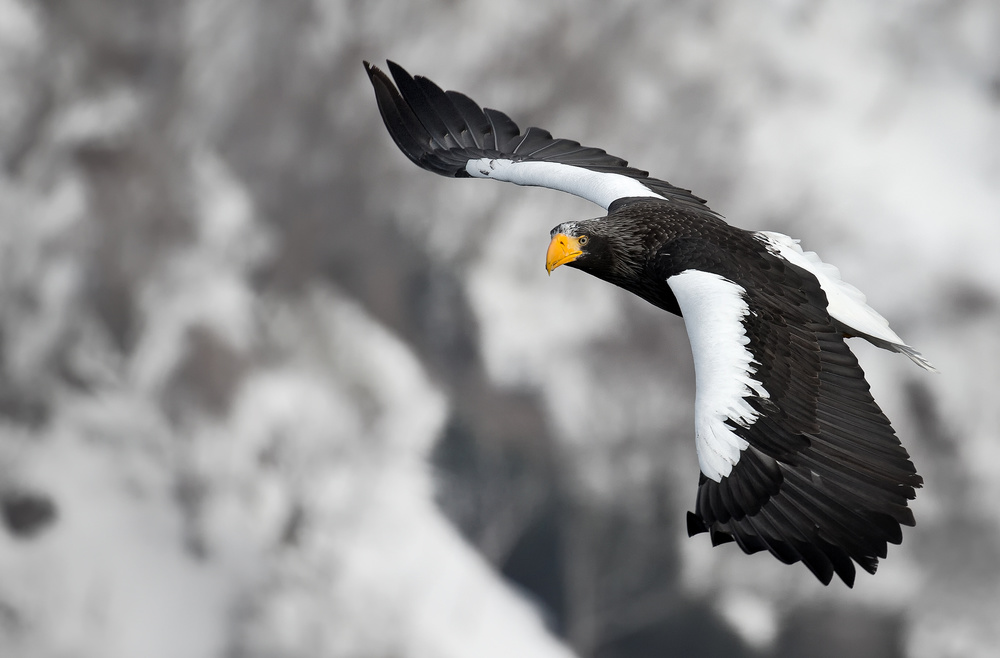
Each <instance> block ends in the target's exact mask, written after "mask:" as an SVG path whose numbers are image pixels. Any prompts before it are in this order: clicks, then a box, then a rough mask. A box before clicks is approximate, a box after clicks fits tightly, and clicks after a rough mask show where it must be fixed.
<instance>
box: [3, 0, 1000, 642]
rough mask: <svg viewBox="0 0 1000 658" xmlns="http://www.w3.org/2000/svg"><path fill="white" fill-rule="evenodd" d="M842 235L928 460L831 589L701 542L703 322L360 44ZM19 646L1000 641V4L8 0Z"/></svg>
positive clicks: (730, 203)
mask: <svg viewBox="0 0 1000 658" xmlns="http://www.w3.org/2000/svg"><path fill="white" fill-rule="evenodd" d="M386 58H389V59H393V60H395V61H398V62H399V63H401V64H402V65H403V66H405V67H407V68H408V69H409V70H410V71H411V72H413V73H418V74H424V75H427V76H429V77H431V78H432V79H433V80H435V81H436V82H438V83H439V84H440V85H442V86H443V87H445V88H451V89H458V90H460V91H463V92H465V93H467V94H468V95H470V96H471V97H472V98H474V99H476V100H477V101H478V102H479V103H481V104H483V105H485V106H490V107H496V108H498V109H501V110H504V111H506V112H507V113H508V114H510V115H511V117H513V118H514V119H515V121H517V122H518V123H519V124H520V125H521V126H522V128H523V127H526V126H528V125H539V126H542V127H544V128H547V129H549V130H551V131H552V132H553V133H554V134H556V135H557V136H563V137H567V138H571V139H577V140H580V141H582V142H584V143H585V144H590V145H593V146H599V147H602V148H605V149H607V150H608V151H610V152H612V153H615V154H619V155H622V156H624V157H627V158H628V159H629V160H630V161H631V162H632V163H633V164H635V165H636V166H638V167H641V168H644V169H649V170H651V171H652V172H653V174H654V175H656V176H658V177H660V178H664V179H667V180H669V181H671V182H672V183H674V184H676V185H679V186H682V187H686V188H690V189H693V190H694V191H695V192H696V193H697V194H699V195H700V196H703V197H705V198H707V199H709V201H710V203H711V205H712V207H713V208H714V209H716V210H718V211H719V212H721V213H723V214H724V215H726V216H727V218H728V219H729V220H730V221H731V222H732V223H734V224H736V225H738V226H742V227H744V228H754V229H769V230H776V231H781V232H784V233H788V234H791V235H794V236H796V237H799V238H801V239H802V240H803V244H804V246H805V247H806V248H807V249H812V250H816V251H818V252H819V253H820V254H821V255H822V256H823V258H824V259H825V260H827V261H828V262H832V263H836V264H837V265H839V266H840V268H841V270H842V272H843V275H844V278H845V279H846V280H848V281H850V282H852V283H854V284H855V285H857V286H859V287H860V288H862V289H863V290H864V291H865V292H866V293H867V294H868V297H869V301H870V303H871V304H872V305H873V306H875V307H876V308H878V309H879V310H880V311H881V312H882V313H883V314H884V315H886V316H887V317H888V318H889V319H890V320H891V321H892V323H893V326H894V328H895V329H896V330H897V331H898V332H899V333H900V334H901V335H902V336H903V337H904V338H905V339H906V340H907V341H908V342H910V343H911V344H912V345H914V346H916V347H917V348H918V349H920V350H921V351H923V352H924V354H926V355H927V356H928V357H929V358H930V359H931V360H932V361H933V362H934V363H935V365H936V366H937V367H938V368H939V369H940V370H941V373H942V374H940V375H938V376H932V375H928V374H927V373H924V372H923V371H920V370H919V369H917V368H915V367H914V366H913V364H911V363H909V362H908V361H907V360H906V359H904V358H902V357H900V356H899V355H893V354H889V353H886V352H882V351H879V350H876V349H874V348H871V347H869V346H867V345H864V344H861V343H860V342H857V341H855V342H853V343H852V345H853V346H854V347H855V348H856V351H857V352H858V353H859V356H860V358H861V360H862V364H863V366H864V367H865V368H866V370H867V372H868V374H869V380H870V381H871V383H872V387H873V390H874V393H875V396H876V399H878V400H879V402H880V403H881V404H882V406H883V408H884V409H885V411H886V413H887V415H888V416H889V417H890V418H891V419H893V421H894V425H895V427H896V430H897V432H898V433H899V435H900V437H901V438H902V440H903V442H904V444H905V445H906V446H907V448H908V449H909V451H910V453H911V455H912V456H913V459H914V462H915V463H916V464H917V467H918V469H919V471H920V472H921V474H922V475H923V476H924V479H925V486H924V488H923V489H922V490H921V491H920V492H919V493H918V497H917V499H916V501H915V502H914V503H913V509H914V512H915V515H916V518H917V526H916V527H915V528H912V529H906V531H905V532H904V541H903V544H902V545H901V546H898V547H896V546H893V547H891V548H890V553H889V556H888V559H886V560H884V561H882V563H881V564H880V567H879V571H878V573H877V575H875V576H873V577H871V576H867V574H861V575H859V578H858V582H857V585H856V586H855V588H854V589H853V590H849V589H847V588H846V587H844V586H843V585H842V584H840V583H834V584H833V585H831V586H830V587H826V588H825V587H823V586H822V585H820V584H819V583H818V582H817V581H816V580H815V579H814V578H813V576H812V575H811V574H809V573H808V571H807V570H806V569H805V568H803V567H802V566H801V565H795V566H785V565H782V564H780V563H778V562H777V561H776V560H774V559H773V558H771V557H770V556H768V555H755V556H746V555H743V554H742V552H740V551H739V549H738V548H736V547H735V546H734V545H727V546H722V547H718V548H714V549H713V548H711V546H710V542H709V540H708V539H707V537H706V536H704V535H702V536H698V537H695V538H690V539H689V538H688V537H687V533H686V531H685V527H684V514H685V512H686V511H687V510H688V509H691V507H692V505H693V502H694V493H695V486H696V482H697V473H698V470H697V462H696V459H695V454H694V442H693V432H694V430H693V402H694V378H693V371H692V366H691V357H690V348H689V346H688V343H687V337H686V334H685V332H684V328H683V324H682V322H681V321H680V320H679V319H677V318H674V317H672V316H668V315H667V314H664V313H662V312H660V311H657V310H656V309H654V308H652V307H650V306H648V305H645V304H644V303H643V302H641V301H639V300H637V299H635V298H631V297H629V296H628V295H626V294H625V293H622V292H621V291H619V290H617V289H614V288H612V287H611V286H608V285H607V284H604V283H602V282H600V281H598V280H596V279H591V278H588V277H587V276H585V275H583V274H581V273H579V272H574V271H570V270H566V269H561V270H558V271H556V272H555V273H554V274H553V276H552V277H546V276H545V273H544V268H543V261H544V251H545V247H546V245H547V237H548V231H549V229H550V228H551V227H552V226H554V225H555V224H558V223H560V222H561V221H564V220H568V219H573V218H584V217H592V216H597V215H599V214H601V211H600V209H598V208H597V207H596V206H592V205H589V204H587V203H586V202H583V201H581V200H579V199H575V198H572V197H569V196H567V195H560V194H558V193H555V192H551V191H548V190H537V189H527V188H517V187H516V186H513V185H500V184H495V183H491V182H487V181H467V180H464V181H455V180H448V179H445V178H441V177H436V176H434V175H432V174H430V173H427V172H424V171H421V170H419V169H417V168H416V167H414V166H413V165H412V164H411V163H410V162H408V161H407V160H406V158H405V157H404V156H403V155H402V154H401V153H399V152H398V151H397V150H396V148H395V146H394V145H393V144H392V143H391V140H390V138H389V137H388V134H387V133H386V131H385V129H384V127H383V125H382V121H381V119H380V117H379V115H378V112H377V109H376V107H375V103H374V96H373V94H372V92H371V89H370V86H369V83H368V80H367V77H366V76H365V74H364V71H363V69H362V66H361V61H362V59H368V60H370V61H372V62H374V63H376V64H379V65H381V64H383V63H384V60H385V59H386ZM0 90H2V92H0V520H2V524H0V655H3V656H21V657H25V658H50V657H52V658H54V657H57V656H58V657H60V658H62V657H81V658H82V657H94V658H98V657H99V658H134V657H136V656H142V657H143V658H177V657H179V656H183V657H185V658H212V657H220V658H222V657H225V658H252V657H260V658H264V657H267V658H274V657H285V658H314V657H317V656H330V657H344V658H365V657H371V658H388V657H398V658H410V657H414V658H416V657H428V658H442V657H455V658H468V657H469V656H476V657H489V656H498V657H500V656H503V657H505V658H506V657H510V656H518V657H536V656H537V657H539V658H541V657H553V656H560V657H568V656H580V657H584V658H586V657H595V658H617V657H625V656H628V657H642V656H701V657H706V656H708V657H710V656H748V657H749V656H755V657H764V656H766V657H775V658H778V657H792V656H811V657H820V658H822V657H824V656H852V657H855V658H866V657H872V658H875V657H878V658H892V657H896V656H898V657H902V656H908V657H914V658H925V657H926V658H931V657H938V656H956V657H962V658H969V657H976V656H994V655H996V653H995V652H996V647H997V646H998V644H1000V624H998V623H997V619H998V618H1000V570H998V569H997V564H998V563H1000V506H998V505H997V504H996V501H997V500H1000V478H997V477H996V471H997V470H998V468H1000V439H998V434H1000V433H998V430H997V428H998V426H1000V405H998V404H997V396H998V393H1000V367H998V366H1000V341H998V337H1000V258H998V257H997V255H996V251H997V248H998V247H997V245H1000V5H998V4H997V3H996V2H994V1H992V0H966V1H963V2H954V1H952V0H948V1H944V0H919V1H917V2H886V3H861V2H831V1H821V0H799V1H797V0H784V1H780V2H779V1H775V2H765V3H744V2H739V1H738V0H711V1H708V2H703V1H700V0H699V1H695V0H681V1H678V2H670V3H631V2H630V3H626V2H616V3H609V2H599V1H597V0H593V1H589V2H570V1H568V0H567V1H565V2H562V1H560V2H551V3H540V2H529V1H527V0H512V1H509V2H500V3H490V4H487V3H479V2H454V1H452V0H437V1H431V2H421V3H399V2H388V1H384V0H368V1H365V2H357V1H349V0H284V1H283V2H269V1H266V0H200V1H199V0H131V1H128V2H125V1H121V0H74V1H73V2H55V1H53V0H41V1H39V2H31V1H29V0H0Z"/></svg>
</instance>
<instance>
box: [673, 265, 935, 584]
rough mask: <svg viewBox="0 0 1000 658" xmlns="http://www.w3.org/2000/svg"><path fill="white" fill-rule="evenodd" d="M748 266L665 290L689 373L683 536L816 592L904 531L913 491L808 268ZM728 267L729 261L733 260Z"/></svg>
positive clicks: (868, 562) (871, 565)
mask: <svg viewBox="0 0 1000 658" xmlns="http://www.w3.org/2000/svg"><path fill="white" fill-rule="evenodd" d="M758 256H759V260H757V261H756V262H754V260H753V259H748V260H746V261H743V262H744V263H747V262H754V267H753V269H752V270H751V269H747V270H744V271H735V270H731V271H728V272H725V275H723V274H718V273H709V272H706V271H699V270H695V269H691V270H686V271H684V272H680V273H678V274H675V275H673V276H671V277H670V278H669V279H668V284H669V285H670V287H671V289H672V290H673V292H674V294H675V296H676V297H677V301H678V304H679V305H680V308H681V311H682V313H683V316H684V319H685V323H686V326H687V330H688V335H689V336H690V338H691V348H692V352H693V354H694V360H695V369H696V376H697V394H696V395H697V397H696V401H695V430H696V440H697V445H698V458H699V464H700V466H701V471H702V473H701V477H700V481H699V485H698V496H697V500H696V505H695V511H694V512H693V513H691V514H689V515H688V532H689V534H691V535H694V534H697V533H699V532H708V533H709V534H710V536H711V539H712V543H713V544H716V545H717V544H720V543H725V542H727V541H735V542H736V543H737V544H738V545H739V546H740V548H742V549H743V550H744V551H745V552H747V553H755V552H757V551H762V550H767V551H769V552H770V553H771V554H772V555H774V556H775V557H777V558H778V559H779V560H781V561H782V562H785V563H793V562H798V561H801V562H803V563H804V564H805V565H806V566H807V567H808V568H809V569H810V570H811V571H812V572H813V573H814V574H815V575H816V576H817V577H818V578H819V579H820V580H821V581H822V582H823V583H829V582H830V580H831V578H832V577H833V574H834V573H836V574H837V575H838V576H840V578H841V579H842V580H843V581H844V582H845V583H846V584H847V585H849V586H850V585H853V583H854V577H855V568H854V564H853V563H852V560H853V561H854V562H856V563H857V564H859V565H861V567H862V568H863V569H865V570H866V571H868V572H870V573H874V572H875V569H876V567H877V565H878V558H880V557H885V555H886V550H887V544H889V543H893V544H898V543H899V542H900V541H901V539H902V533H901V529H900V526H901V525H909V526H912V525H913V523H914V521H913V514H912V512H911V511H910V509H909V508H908V507H907V501H908V500H911V499H913V498H914V496H915V491H914V490H915V488H917V487H919V486H920V485H921V482H922V480H921V478H920V476H919V475H917V474H916V469H915V468H914V466H913V464H912V462H911V461H910V458H909V455H908V454H907V452H906V450H905V449H904V448H903V447H902V445H900V442H899V440H898V438H897V437H896V435H895V433H894V432H893V429H892V427H891V425H890V424H889V421H888V419H887V418H886V417H885V415H884V414H883V413H882V410H881V409H879V407H878V405H877V404H876V403H875V400H874V399H873V398H872V395H871V392H870V390H869V386H868V383H867V382H866V381H865V375H864V372H863V371H862V369H861V367H860V366H859V365H858V361H857V359H856V358H855V356H854V354H853V353H852V352H851V351H850V349H849V348H848V347H847V344H846V343H845V341H844V336H843V334H842V333H841V331H840V330H839V328H838V327H837V326H836V323H835V321H834V320H833V319H832V318H831V317H830V315H829V313H828V312H827V296H826V294H825V293H824V291H823V289H822V288H821V286H820V284H819V281H818V280H817V278H816V277H815V276H814V275H813V274H812V273H811V272H809V271H807V270H804V269H803V268H801V267H798V266H796V265H794V264H791V263H788V262H786V261H785V260H784V259H782V258H780V257H778V256H776V255H774V254H771V253H759V254H758ZM730 262H732V260H731V259H730Z"/></svg>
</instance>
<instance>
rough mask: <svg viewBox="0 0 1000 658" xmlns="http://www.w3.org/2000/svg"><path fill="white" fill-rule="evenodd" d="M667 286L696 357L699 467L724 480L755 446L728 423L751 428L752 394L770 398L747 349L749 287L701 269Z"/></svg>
mask: <svg viewBox="0 0 1000 658" xmlns="http://www.w3.org/2000/svg"><path fill="white" fill-rule="evenodd" d="M667 284H668V285H669V286H670V289H671V290H672V291H673V293H674V297H676V298H677V303H678V304H679V305H680V307H681V313H683V315H684V324H685V326H686V327H687V332H688V338H689V339H690V341H691V353H692V354H693V355H694V372H695V401H694V432H695V446H696V447H697V450H698V465H699V466H701V472H702V473H704V474H705V476H706V477H708V478H711V479H712V480H715V481H716V482H719V481H721V480H722V478H724V477H725V476H727V475H729V473H730V472H731V471H732V470H733V466H734V465H735V464H736V462H738V461H739V460H740V454H741V452H742V451H743V450H744V449H746V447H747V445H749V444H748V443H747V442H746V440H744V439H742V438H740V437H739V436H737V435H736V433H735V432H733V429H732V427H730V426H729V424H727V422H726V421H727V420H728V421H730V422H732V423H734V424H736V425H740V426H742V427H749V426H750V425H752V424H753V423H754V421H755V420H756V419H757V415H758V414H757V412H756V411H755V410H754V409H753V408H752V407H751V406H750V405H749V403H748V402H747V398H748V397H753V396H756V397H761V398H768V397H770V395H769V394H768V392H767V391H766V390H765V389H764V386H763V384H761V383H760V382H759V381H757V380H756V379H754V377H753V375H754V374H755V373H756V372H757V370H756V368H754V365H753V364H754V358H753V355H752V354H751V353H750V351H749V350H748V349H747V348H746V345H747V343H749V342H750V339H749V338H748V337H747V335H746V329H745V328H744V327H743V318H744V317H745V316H747V315H749V313H750V307H749V306H748V305H747V303H746V300H745V299H744V293H745V292H746V291H745V290H744V289H743V288H742V287H741V286H739V285H737V284H735V283H733V282H732V281H730V280H729V279H726V278H725V277H721V276H719V275H718V274H711V273H709V272H701V271H699V270H685V271H683V272H681V273H680V274H675V275H674V276H672V277H670V278H669V279H667Z"/></svg>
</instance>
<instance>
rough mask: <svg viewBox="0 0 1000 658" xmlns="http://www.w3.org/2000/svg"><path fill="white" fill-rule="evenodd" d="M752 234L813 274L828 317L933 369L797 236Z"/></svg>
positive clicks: (858, 291)
mask: <svg viewBox="0 0 1000 658" xmlns="http://www.w3.org/2000/svg"><path fill="white" fill-rule="evenodd" d="M755 235H756V236H757V238H758V239H759V240H761V241H762V242H763V243H764V244H766V245H767V248H768V250H769V251H770V252H771V253H772V254H774V255H775V256H778V257H779V258H783V259H785V260H786V261H788V262H789V263H792V264H793V265H798V266H799V267H801V268H802V269H804V270H806V271H808V272H811V273H812V274H813V275H814V276H815V277H816V279H817V280H818V281H819V285H820V287H821V288H822V289H823V292H825V293H826V299H827V309H826V310H827V312H828V313H829V314H830V317H832V318H833V319H835V320H837V321H838V322H841V323H843V324H844V325H845V326H847V327H848V328H850V329H853V330H854V331H856V332H858V333H859V334H863V335H864V336H863V337H865V338H869V339H874V340H873V341H872V342H873V343H874V344H875V345H878V346H879V347H883V348H886V349H890V350H893V351H895V352H900V353H901V354H905V355H906V356H908V357H909V358H910V360H912V361H913V362H914V363H916V364H917V365H918V366H920V367H921V368H924V369H926V370H932V371H933V370H935V368H934V366H932V365H931V364H930V362H929V361H928V360H927V359H925V358H924V357H923V356H922V355H921V354H920V352H918V351H916V350H915V349H913V348H912V347H910V346H909V345H907V344H906V343H904V342H903V339H902V338H900V337H899V336H898V335H897V334H896V332H895V331H893V330H892V328H890V327H889V321H888V320H886V319H885V318H884V317H882V316H881V315H880V314H879V312H878V311H876V310H875V309H873V308H872V307H871V306H869V305H868V300H867V298H866V297H865V295H864V293H863V292H861V291H860V290H858V289H857V288H855V287H854V286H852V285H851V284H849V283H847V282H846V281H844V280H842V279H841V278H840V270H838V269H837V268H836V267H834V266H833V265H830V264H829V263H824V262H823V261H822V260H820V257H819V256H817V255H816V252H814V251H803V250H802V247H801V246H799V241H798V240H796V239H794V238H790V237H788V236H787V235H784V234H783V233H774V232H772V231H758V232H757V233H756V234H755Z"/></svg>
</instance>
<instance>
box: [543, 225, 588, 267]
mask: <svg viewBox="0 0 1000 658" xmlns="http://www.w3.org/2000/svg"><path fill="white" fill-rule="evenodd" d="M581 254H583V251H582V250H581V249H580V240H579V238H572V237H570V236H568V235H566V234H565V233H556V234H555V235H553V236H552V242H550V243H549V250H548V251H547V252H546V253H545V271H546V272H548V273H549V274H552V270H554V269H556V268H557V267H559V266H560V265H565V264H566V263H572V262H573V261H575V260H576V259H577V258H579V257H580V255H581Z"/></svg>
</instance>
